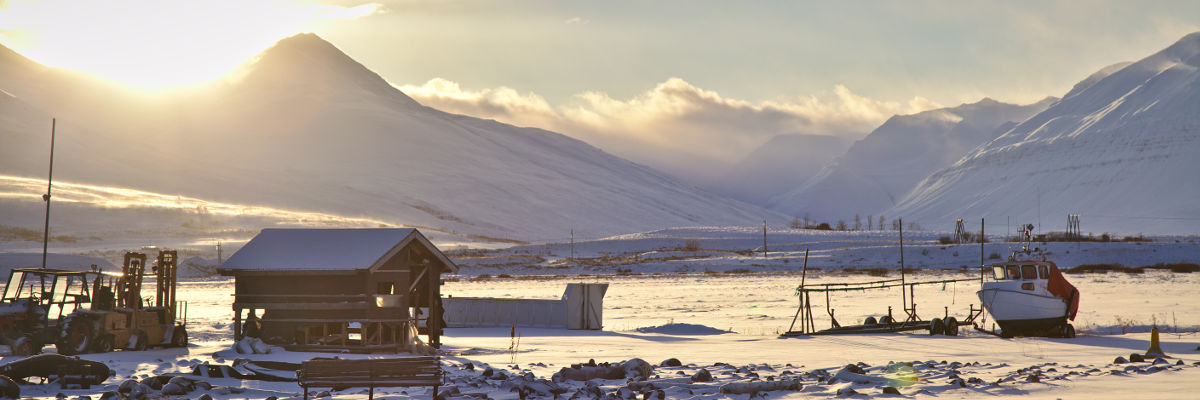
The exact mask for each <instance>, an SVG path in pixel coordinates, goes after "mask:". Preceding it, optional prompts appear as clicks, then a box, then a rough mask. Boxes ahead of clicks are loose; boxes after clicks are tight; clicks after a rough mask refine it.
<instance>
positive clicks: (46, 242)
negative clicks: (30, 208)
mask: <svg viewBox="0 0 1200 400" xmlns="http://www.w3.org/2000/svg"><path fill="white" fill-rule="evenodd" d="M56 125H58V120H57V119H56V118H51V119H50V173H49V174H48V175H47V176H46V194H45V195H42V201H45V202H46V226H45V228H44V229H43V230H42V269H46V252H47V250H48V249H49V247H50V188H51V187H52V185H53V181H54V132H55V127H56Z"/></svg>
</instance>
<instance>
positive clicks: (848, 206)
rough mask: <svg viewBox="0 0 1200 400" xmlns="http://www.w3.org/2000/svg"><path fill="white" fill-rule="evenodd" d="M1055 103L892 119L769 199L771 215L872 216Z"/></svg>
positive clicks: (967, 107)
mask: <svg viewBox="0 0 1200 400" xmlns="http://www.w3.org/2000/svg"><path fill="white" fill-rule="evenodd" d="M1055 100H1057V99H1054V98H1047V99H1044V100H1042V101H1040V102H1037V103H1034V104H1030V105H1024V106H1021V105H1015V104H1007V103H1001V102H998V101H995V100H992V99H988V98H985V99H983V100H980V101H979V102H977V103H972V104H963V105H960V106H958V107H953V108H942V109H937V110H929V111H925V112H921V113H917V114H912V115H897V116H893V117H892V118H890V119H888V120H887V122H884V123H883V125H881V126H880V127H879V128H876V129H875V130H874V131H872V132H871V133H870V134H869V135H867V137H865V138H863V139H862V140H859V141H858V142H855V143H854V144H853V145H852V146H850V149H849V150H848V151H846V153H845V154H844V155H841V156H840V157H838V158H837V160H836V161H834V162H833V163H831V164H829V165H827V166H826V167H825V168H824V169H822V170H821V172H819V173H818V174H817V175H816V176H814V177H813V178H812V179H810V180H808V182H807V183H805V184H804V185H802V186H799V187H797V188H794V189H793V190H792V191H790V192H787V193H784V194H782V195H780V196H777V197H775V198H774V199H772V200H771V201H770V202H769V203H768V207H770V208H772V209H774V210H777V211H780V212H783V213H786V214H790V215H795V216H802V215H809V216H811V217H812V218H815V219H819V220H827V221H833V220H838V219H843V220H849V219H850V218H851V217H852V216H854V215H856V214H858V215H863V216H866V215H876V214H878V213H879V212H880V211H883V210H886V209H888V208H890V207H892V206H893V205H895V204H896V203H897V202H898V201H900V199H902V198H903V197H904V196H905V194H907V193H908V192H909V191H910V190H912V189H913V187H915V186H916V184H917V183H918V182H920V181H921V179H922V178H924V177H925V176H927V175H929V174H930V173H932V172H934V171H937V170H938V169H941V168H944V167H946V166H948V165H950V164H952V163H954V162H955V161H956V160H958V159H959V158H961V157H962V156H963V154H965V153H966V152H967V151H969V150H971V149H973V148H975V147H976V146H978V145H980V144H983V143H986V142H987V141H989V140H991V139H993V138H995V137H996V136H997V135H999V134H1000V133H1001V132H1003V131H1004V130H1007V128H1009V127H1011V124H1012V123H1014V122H1018V121H1022V120H1024V119H1026V118H1028V117H1029V116H1031V115H1033V114H1035V113H1037V112H1038V111H1041V110H1043V109H1045V108H1046V107H1047V106H1048V105H1050V104H1051V103H1053V102H1054V101H1055ZM1006 124H1007V125H1006Z"/></svg>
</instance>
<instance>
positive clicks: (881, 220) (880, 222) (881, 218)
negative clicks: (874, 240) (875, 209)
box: [879, 214, 887, 231]
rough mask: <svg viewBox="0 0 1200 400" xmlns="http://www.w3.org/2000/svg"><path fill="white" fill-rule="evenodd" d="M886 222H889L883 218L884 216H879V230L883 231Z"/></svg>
mask: <svg viewBox="0 0 1200 400" xmlns="http://www.w3.org/2000/svg"><path fill="white" fill-rule="evenodd" d="M884 221H887V220H886V219H884V218H883V214H879V230H881V231H882V230H883V226H884V225H883V223H884Z"/></svg>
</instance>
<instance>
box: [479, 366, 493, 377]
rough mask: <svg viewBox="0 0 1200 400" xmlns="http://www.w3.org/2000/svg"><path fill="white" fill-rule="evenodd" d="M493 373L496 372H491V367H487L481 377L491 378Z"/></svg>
mask: <svg viewBox="0 0 1200 400" xmlns="http://www.w3.org/2000/svg"><path fill="white" fill-rule="evenodd" d="M495 373H496V371H495V370H493V369H492V367H488V368H487V369H485V370H483V373H482V375H483V376H492V375H493V374H495Z"/></svg>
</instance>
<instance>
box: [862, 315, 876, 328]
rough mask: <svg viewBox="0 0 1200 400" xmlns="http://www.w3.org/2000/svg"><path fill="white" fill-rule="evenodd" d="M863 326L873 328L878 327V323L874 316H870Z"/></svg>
mask: <svg viewBox="0 0 1200 400" xmlns="http://www.w3.org/2000/svg"><path fill="white" fill-rule="evenodd" d="M863 325H866V326H875V325H879V321H876V320H875V316H874V315H872V316H870V317H867V320H866V321H863Z"/></svg>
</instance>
